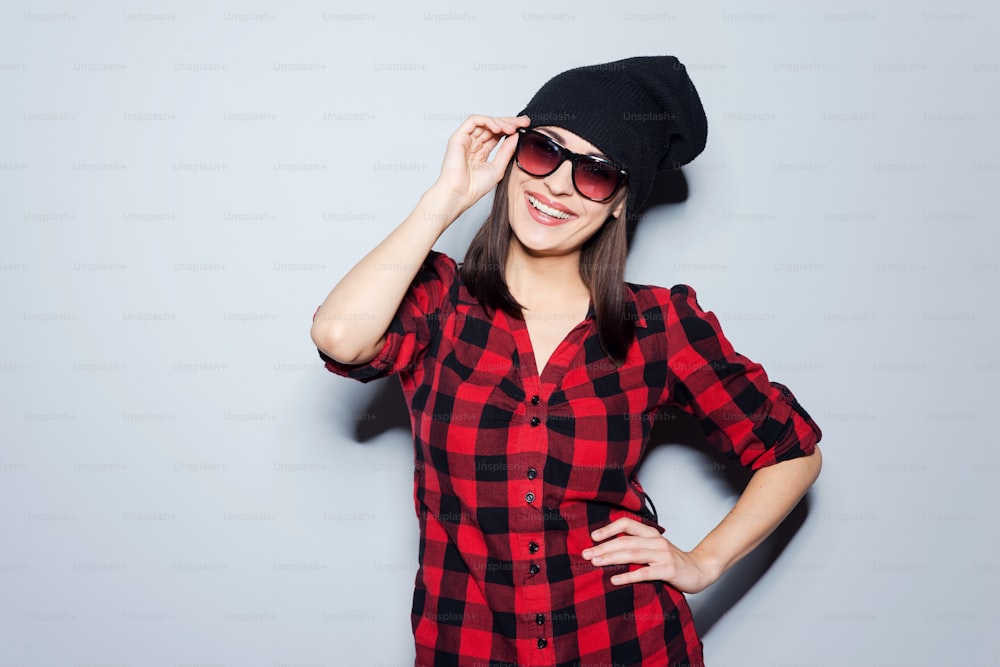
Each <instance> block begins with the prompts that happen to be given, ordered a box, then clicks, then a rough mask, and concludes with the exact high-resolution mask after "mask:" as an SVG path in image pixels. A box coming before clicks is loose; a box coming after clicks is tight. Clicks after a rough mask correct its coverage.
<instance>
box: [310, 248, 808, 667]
mask: <svg viewBox="0 0 1000 667" xmlns="http://www.w3.org/2000/svg"><path fill="white" fill-rule="evenodd" d="M627 305H628V308H629V312H630V314H631V316H632V317H634V318H635V322H636V339H635V340H634V341H633V343H632V347H631V348H630V349H629V353H628V358H627V360H626V362H625V364H624V365H623V366H622V367H620V368H615V367H614V366H613V365H612V364H611V363H610V361H609V359H608V358H607V356H606V355H605V354H604V353H603V352H602V350H601V347H600V345H599V343H598V337H597V329H596V327H595V323H594V319H593V317H594V311H593V307H591V310H590V312H589V313H588V315H587V318H586V319H585V320H584V321H583V322H581V323H580V324H578V325H577V326H576V327H575V328H574V329H573V330H572V331H571V332H570V333H569V335H568V336H567V337H566V338H565V339H564V340H563V341H562V342H561V343H560V345H559V346H558V348H557V349H556V350H555V352H553V354H552V357H551V359H550V360H549V362H548V364H547V365H546V367H545V369H544V372H543V373H542V375H541V377H539V374H538V370H537V368H536V366H535V359H534V355H533V353H532V350H531V343H530V341H529V339H528V331H527V329H526V327H525V324H524V322H523V321H521V320H518V319H515V318H512V317H509V316H508V315H506V314H505V313H503V311H491V310H487V309H484V307H483V306H482V305H480V303H479V302H478V301H476V300H475V299H473V298H472V297H471V296H470V295H469V293H468V291H467V290H466V288H465V287H464V285H463V284H462V283H461V281H460V279H459V276H458V267H457V265H456V264H455V262H454V260H452V259H451V258H449V257H447V256H446V255H444V254H441V253H438V252H434V251H431V253H430V254H429V255H428V257H427V259H426V260H425V262H424V263H423V266H422V267H421V269H420V271H419V272H418V274H417V276H416V278H415V279H414V281H413V284H412V285H411V287H410V289H409V290H408V292H407V293H406V295H405V297H404V298H403V301H402V303H401V305H400V307H399V310H398V312H397V313H396V316H395V318H394V319H393V321H392V323H391V325H390V326H389V329H388V332H387V340H386V343H385V347H384V348H383V349H382V351H381V352H380V353H379V355H378V356H377V357H375V359H373V360H372V361H371V362H369V363H367V364H360V365H346V364H341V363H338V362H336V361H334V360H333V359H331V358H330V357H328V356H327V355H325V354H323V352H322V351H320V357H321V358H322V359H323V360H324V361H325V362H326V368H327V369H329V370H330V371H332V372H334V373H337V374H339V375H344V376H347V377H351V378H354V379H356V380H360V381H362V382H368V381H370V380H374V379H376V378H380V377H384V376H387V375H392V374H398V376H399V379H400V381H401V382H402V385H403V392H404V394H405V396H406V400H407V402H408V404H409V407H410V414H411V422H412V426H413V437H414V447H415V467H416V470H415V477H414V487H415V489H414V503H415V508H416V513H417V517H418V519H419V522H420V553H419V563H420V567H419V570H418V572H417V577H416V588H415V592H414V595H413V610H412V616H411V620H412V624H413V633H414V637H415V640H416V650H417V664H418V665H426V666H428V667H431V666H439V665H479V666H482V667H487V666H491V667H493V666H500V665H511V666H513V665H517V666H525V665H588V664H589V665H616V666H617V665H622V666H624V665H640V664H641V665H645V666H647V667H648V666H649V665H702V664H703V658H702V643H701V640H700V638H699V636H698V634H697V632H696V630H695V627H694V623H693V621H692V617H691V611H690V608H689V607H688V605H687V602H686V601H685V599H684V596H683V595H682V594H681V593H680V592H679V591H677V590H676V589H675V588H673V587H672V586H670V585H668V584H666V583H663V582H644V583H637V584H629V585H624V586H616V585H614V584H612V583H611V581H610V578H611V576H612V575H613V574H615V573H616V572H621V571H627V570H628V569H637V568H639V567H641V566H639V565H621V566H604V567H600V566H593V565H591V564H590V562H589V561H586V560H584V559H583V557H582V556H581V555H580V552H582V551H583V550H584V549H585V548H586V547H589V546H592V545H593V540H592V539H591V537H590V532H591V531H592V530H594V529H596V528H598V527H600V526H604V525H606V524H608V523H610V522H611V521H613V520H615V519H617V518H619V517H623V516H627V517H632V518H634V519H637V520H639V521H642V522H643V523H646V524H648V525H651V526H655V527H656V528H657V529H658V530H659V531H660V532H661V533H662V532H663V528H662V527H660V526H659V525H658V524H657V522H656V519H655V517H654V516H653V514H652V513H651V512H650V511H649V510H648V509H647V507H646V502H645V500H646V496H645V494H644V492H643V490H642V487H641V486H640V485H639V482H638V480H637V479H636V478H635V475H634V472H635V468H636V466H637V464H638V463H639V460H640V458H641V457H642V454H643V450H644V448H645V445H646V443H647V441H648V437H649V432H650V428H651V426H652V424H653V423H654V421H655V418H656V417H655V415H656V412H657V410H658V408H661V407H666V406H676V407H679V408H681V409H683V410H685V411H686V412H688V413H690V414H692V415H694V417H695V418H697V419H698V420H699V422H700V424H701V426H702V427H703V428H704V431H705V434H706V436H707V438H708V440H709V441H710V442H711V443H712V444H713V445H714V446H715V447H717V448H718V449H719V450H721V451H722V452H725V453H726V454H728V455H731V456H733V457H736V458H738V460H739V462H740V463H742V464H743V465H744V466H747V467H749V468H751V469H754V470H756V469H758V468H761V467H763V466H767V465H770V464H773V463H776V462H778V461H783V460H785V459H791V458H794V457H797V456H803V455H807V454H810V453H812V452H813V450H814V445H815V443H816V442H818V441H819V438H820V435H821V433H820V429H819V427H818V426H817V425H816V423H815V422H814V421H813V420H812V418H810V416H809V415H808V413H806V411H805V410H804V409H802V407H801V406H800V405H799V404H798V402H797V401H796V400H795V397H794V396H793V395H792V393H791V392H790V391H789V390H788V388H787V387H785V386H784V385H782V384H779V383H777V382H770V381H769V380H768V377H767V375H766V374H765V372H764V370H763V369H762V368H761V366H760V365H759V364H757V363H755V362H753V361H751V360H749V359H747V358H746V357H744V356H742V355H740V354H739V353H737V352H736V351H735V350H734V349H733V347H732V345H731V344H730V343H729V341H728V340H726V338H725V337H724V336H723V334H722V331H721V329H720V328H719V323H718V320H717V319H716V317H715V315H713V314H712V313H711V312H709V311H703V310H702V309H701V308H700V306H699V305H698V302H697V300H696V298H695V292H694V290H693V289H692V288H690V287H688V286H686V285H675V286H674V287H672V288H670V289H665V288H662V287H652V286H645V285H635V284H631V283H629V284H628V295H627ZM317 312H318V309H317ZM313 317H314V318H315V314H314V315H313Z"/></svg>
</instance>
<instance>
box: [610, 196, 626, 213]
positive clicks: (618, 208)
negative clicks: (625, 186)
mask: <svg viewBox="0 0 1000 667" xmlns="http://www.w3.org/2000/svg"><path fill="white" fill-rule="evenodd" d="M626 199H628V197H627V196H626V195H621V199H620V200H619V201H618V205H617V206H615V207H614V208H613V209H612V210H611V215H612V216H613V217H615V218H620V217H622V211H624V210H625V200H626Z"/></svg>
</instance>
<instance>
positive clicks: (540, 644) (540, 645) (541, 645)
mask: <svg viewBox="0 0 1000 667" xmlns="http://www.w3.org/2000/svg"><path fill="white" fill-rule="evenodd" d="M548 645H549V643H548V642H547V641H545V637H539V638H538V648H545V647H546V646H548Z"/></svg>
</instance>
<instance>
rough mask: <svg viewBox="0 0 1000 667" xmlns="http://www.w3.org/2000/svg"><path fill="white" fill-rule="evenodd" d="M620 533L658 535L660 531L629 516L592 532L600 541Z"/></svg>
mask: <svg viewBox="0 0 1000 667" xmlns="http://www.w3.org/2000/svg"><path fill="white" fill-rule="evenodd" d="M618 533H625V534H626V535H638V536H639V537H658V536H659V535H660V531H658V530H657V529H656V528H653V527H652V526H647V525H646V524H644V523H642V522H641V521H636V520H635V519H631V518H629V517H622V518H620V519H616V520H615V521H612V522H611V523H609V524H608V525H606V526H603V527H602V528H598V529H597V530H595V531H594V532H592V533H591V534H590V536H591V537H593V538H594V540H595V541H597V542H599V541H601V540H606V539H607V538H609V537H614V536H615V535H617V534H618Z"/></svg>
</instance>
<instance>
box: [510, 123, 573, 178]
mask: <svg viewBox="0 0 1000 667" xmlns="http://www.w3.org/2000/svg"><path fill="white" fill-rule="evenodd" d="M561 159H562V156H561V155H560V154H559V147H558V146H556V145H555V144H553V143H552V142H551V141H549V140H548V139H546V138H545V137H543V136H541V135H539V134H534V133H532V132H525V133H524V134H522V135H521V137H520V138H519V139H518V143H517V163H518V165H520V167H521V169H523V170H525V171H526V172H528V173H529V174H531V175H532V176H546V175H548V174H550V173H551V172H553V171H555V168H556V167H558V166H559V161H560V160H561Z"/></svg>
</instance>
